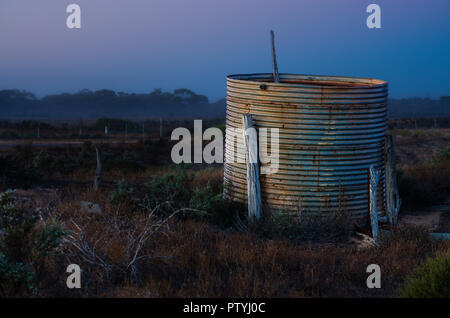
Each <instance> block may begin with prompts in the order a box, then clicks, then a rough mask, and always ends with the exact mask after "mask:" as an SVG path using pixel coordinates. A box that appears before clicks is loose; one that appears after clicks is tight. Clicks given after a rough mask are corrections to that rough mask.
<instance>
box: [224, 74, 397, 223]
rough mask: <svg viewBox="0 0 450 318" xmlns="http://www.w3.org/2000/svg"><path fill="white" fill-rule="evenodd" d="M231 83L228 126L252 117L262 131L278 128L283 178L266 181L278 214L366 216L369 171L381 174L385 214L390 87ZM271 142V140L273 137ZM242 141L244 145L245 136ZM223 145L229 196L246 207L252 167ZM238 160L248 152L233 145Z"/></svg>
mask: <svg viewBox="0 0 450 318" xmlns="http://www.w3.org/2000/svg"><path fill="white" fill-rule="evenodd" d="M272 79H273V77H272V74H249V75H231V76H228V77H227V114H226V127H227V128H241V127H242V115H243V114H248V113H250V114H251V115H252V117H253V120H254V123H255V125H256V127H258V128H279V134H280V157H279V158H280V166H279V170H278V173H276V174H270V175H261V191H262V199H263V204H264V205H266V206H269V207H270V208H272V209H275V210H279V211H289V212H302V213H320V214H324V213H330V212H333V211H336V209H338V208H343V209H345V210H347V211H349V212H350V213H351V214H352V216H353V217H354V218H356V219H360V218H362V217H365V216H367V215H368V207H369V199H368V168H369V166H370V165H372V164H374V165H375V166H376V167H377V168H378V169H381V170H382V176H383V177H382V178H381V179H382V180H381V185H380V186H379V188H380V191H379V193H378V196H379V197H378V202H379V205H378V206H379V207H380V209H379V210H380V211H381V212H384V138H385V131H386V126H387V120H386V105H387V96H388V85H387V82H384V81H381V80H376V79H366V78H352V77H333V76H313V75H294V74H281V75H280V79H281V83H273V82H272ZM268 140H270V139H268ZM237 141H238V142H239V143H243V138H242V136H241V135H239V136H238V138H237ZM231 145H232V141H231V140H230V136H229V134H227V135H226V140H225V165H224V182H225V184H226V186H225V190H224V196H225V197H227V198H229V199H233V200H237V201H240V202H243V203H245V202H246V200H247V189H246V188H247V186H246V184H247V180H246V165H245V164H244V163H237V162H235V161H236V160H232V158H231V154H232V151H231V148H230V147H231ZM235 152H237V156H239V157H240V158H245V153H244V152H243V151H242V150H239V147H235Z"/></svg>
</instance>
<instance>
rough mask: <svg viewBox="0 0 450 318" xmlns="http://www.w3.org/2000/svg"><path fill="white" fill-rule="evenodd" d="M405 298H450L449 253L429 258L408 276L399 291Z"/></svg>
mask: <svg viewBox="0 0 450 318" xmlns="http://www.w3.org/2000/svg"><path fill="white" fill-rule="evenodd" d="M400 296H401V297H407V298H449V297H450V252H449V253H446V254H444V255H440V256H437V257H436V258H429V259H428V260H427V261H426V262H425V263H424V264H423V265H422V266H421V267H419V268H418V269H417V270H416V271H415V272H414V274H413V275H412V276H410V277H409V278H408V279H407V280H406V282H405V284H404V286H403V288H402V289H401V290H400Z"/></svg>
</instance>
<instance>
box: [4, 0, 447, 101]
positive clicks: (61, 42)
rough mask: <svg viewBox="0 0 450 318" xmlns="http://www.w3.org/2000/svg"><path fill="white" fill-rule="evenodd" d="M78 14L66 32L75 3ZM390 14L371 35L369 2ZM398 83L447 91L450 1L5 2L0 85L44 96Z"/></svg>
mask: <svg viewBox="0 0 450 318" xmlns="http://www.w3.org/2000/svg"><path fill="white" fill-rule="evenodd" d="M70 3H76V4H78V5H80V7H81V10H82V12H81V24H82V27H81V29H68V28H67V26H66V19H67V16H68V14H67V13H66V7H67V6H68V5H69V4H70ZM370 3H376V4H379V5H380V7H381V24H382V28H381V29H368V28H367V26H366V18H367V16H368V15H369V14H368V13H366V7H367V6H368V5H369V4H370ZM270 29H273V30H274V31H275V36H276V47H277V58H278V67H279V70H280V72H281V73H300V74H321V75H347V76H360V77H373V78H379V79H383V80H386V81H389V88H390V96H391V97H411V96H422V97H425V96H427V97H433V98H438V97H439V96H440V95H450V1H449V0H420V1H419V0H388V1H381V0H372V1H362V0H276V1H275V0H227V1H223V0H222V1H218V0H114V1H112V0H71V1H64V0H39V1H33V0H0V45H1V46H0V89H11V88H19V89H25V90H29V91H31V92H34V93H36V94H37V95H38V96H43V95H46V94H53V93H61V92H77V91H79V90H81V89H83V88H88V89H91V90H97V89H102V88H108V89H113V90H116V91H125V92H136V93H143V92H151V91H152V90H153V89H154V88H162V89H163V90H170V91H172V90H174V89H176V88H181V87H185V88H189V89H192V90H194V91H195V92H198V93H201V94H205V95H207V96H208V97H210V98H211V99H213V100H214V99H217V98H220V97H224V96H225V94H226V87H225V77H226V75H228V74H235V73H261V72H271V71H272V65H271V55H270V54H271V53H270V38H269V31H270Z"/></svg>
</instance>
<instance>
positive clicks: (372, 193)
mask: <svg viewBox="0 0 450 318" xmlns="http://www.w3.org/2000/svg"><path fill="white" fill-rule="evenodd" d="M369 171H370V186H369V200H370V223H371V226H372V237H373V240H374V241H375V243H378V238H379V229H378V209H377V186H378V182H379V180H380V171H377V170H376V169H375V167H374V165H371V166H370V168H369Z"/></svg>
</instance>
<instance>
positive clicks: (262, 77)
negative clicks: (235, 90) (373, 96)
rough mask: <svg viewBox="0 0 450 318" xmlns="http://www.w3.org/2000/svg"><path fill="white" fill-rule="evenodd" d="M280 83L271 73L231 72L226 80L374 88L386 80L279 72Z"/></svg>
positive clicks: (295, 85)
mask: <svg viewBox="0 0 450 318" xmlns="http://www.w3.org/2000/svg"><path fill="white" fill-rule="evenodd" d="M279 75H280V83H274V82H273V74H272V73H251V74H231V75H228V76H227V81H232V82H236V83H253V84H258V85H260V84H261V83H267V84H270V85H274V86H279V87H323V88H340V87H342V88H376V87H383V86H387V84H388V82H387V81H384V80H379V79H375V78H365V77H352V76H330V75H313V74H293V73H280V74H279Z"/></svg>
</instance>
